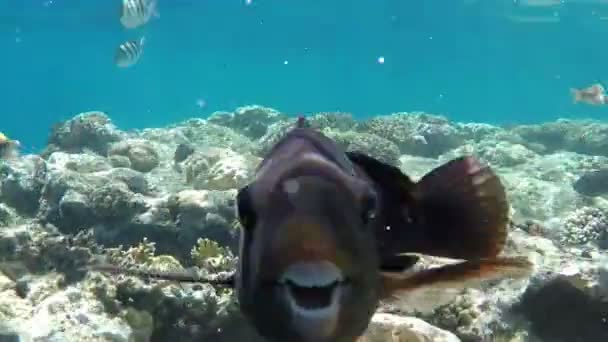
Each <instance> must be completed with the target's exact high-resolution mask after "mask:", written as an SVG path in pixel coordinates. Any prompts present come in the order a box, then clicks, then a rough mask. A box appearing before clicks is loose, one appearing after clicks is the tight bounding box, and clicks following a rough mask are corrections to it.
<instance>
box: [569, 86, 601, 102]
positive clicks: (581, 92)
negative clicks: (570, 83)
mask: <svg viewBox="0 0 608 342" xmlns="http://www.w3.org/2000/svg"><path fill="white" fill-rule="evenodd" d="M605 91H606V90H605V89H604V87H603V86H602V85H601V84H599V83H596V84H593V85H591V86H590V87H587V88H584V89H576V88H571V89H570V93H571V94H572V97H573V101H574V103H578V102H582V103H586V104H590V105H595V106H598V105H603V104H606V100H607V99H606V94H605Z"/></svg>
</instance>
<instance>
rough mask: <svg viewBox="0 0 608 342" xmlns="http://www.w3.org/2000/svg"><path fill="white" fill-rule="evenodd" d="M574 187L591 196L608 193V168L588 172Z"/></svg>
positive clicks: (579, 191) (582, 193)
mask: <svg viewBox="0 0 608 342" xmlns="http://www.w3.org/2000/svg"><path fill="white" fill-rule="evenodd" d="M572 187H573V188H574V191H576V192H578V193H579V194H581V195H585V196H590V197H593V196H600V195H603V194H608V169H600V170H595V171H591V172H587V173H585V174H583V175H582V176H581V177H580V178H579V179H577V180H576V182H574V183H573V184H572Z"/></svg>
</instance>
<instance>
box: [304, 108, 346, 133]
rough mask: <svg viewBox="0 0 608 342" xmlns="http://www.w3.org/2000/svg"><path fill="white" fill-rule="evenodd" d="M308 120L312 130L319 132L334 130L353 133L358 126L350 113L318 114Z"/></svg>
mask: <svg viewBox="0 0 608 342" xmlns="http://www.w3.org/2000/svg"><path fill="white" fill-rule="evenodd" d="M306 120H307V121H308V122H309V123H310V126H311V127H312V128H316V129H319V130H324V129H328V128H329V129H332V130H336V131H340V132H346V131H352V130H354V129H355V127H356V126H357V121H356V120H355V119H354V118H353V116H352V114H350V113H339V112H337V113H336V112H325V113H316V114H314V115H312V116H310V117H307V118H306Z"/></svg>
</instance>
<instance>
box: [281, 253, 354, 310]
mask: <svg viewBox="0 0 608 342" xmlns="http://www.w3.org/2000/svg"><path fill="white" fill-rule="evenodd" d="M279 284H280V285H282V286H283V288H284V291H285V292H284V294H285V296H286V298H287V301H288V302H289V305H290V307H291V311H292V313H293V314H294V315H296V316H299V317H301V318H306V319H312V320H328V319H332V318H335V317H337V315H338V312H339V309H340V298H341V297H342V293H343V291H344V289H345V288H346V287H347V286H348V281H347V279H346V278H345V277H344V275H343V274H342V271H341V270H340V269H339V268H338V267H337V266H336V265H335V264H333V263H331V262H329V261H321V262H298V263H295V264H292V265H290V266H289V267H287V269H286V270H285V272H283V274H282V275H281V277H280V279H279Z"/></svg>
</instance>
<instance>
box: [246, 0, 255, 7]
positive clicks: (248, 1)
mask: <svg viewBox="0 0 608 342" xmlns="http://www.w3.org/2000/svg"><path fill="white" fill-rule="evenodd" d="M252 2H253V0H245V5H246V6H249V5H251V3H252Z"/></svg>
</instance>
